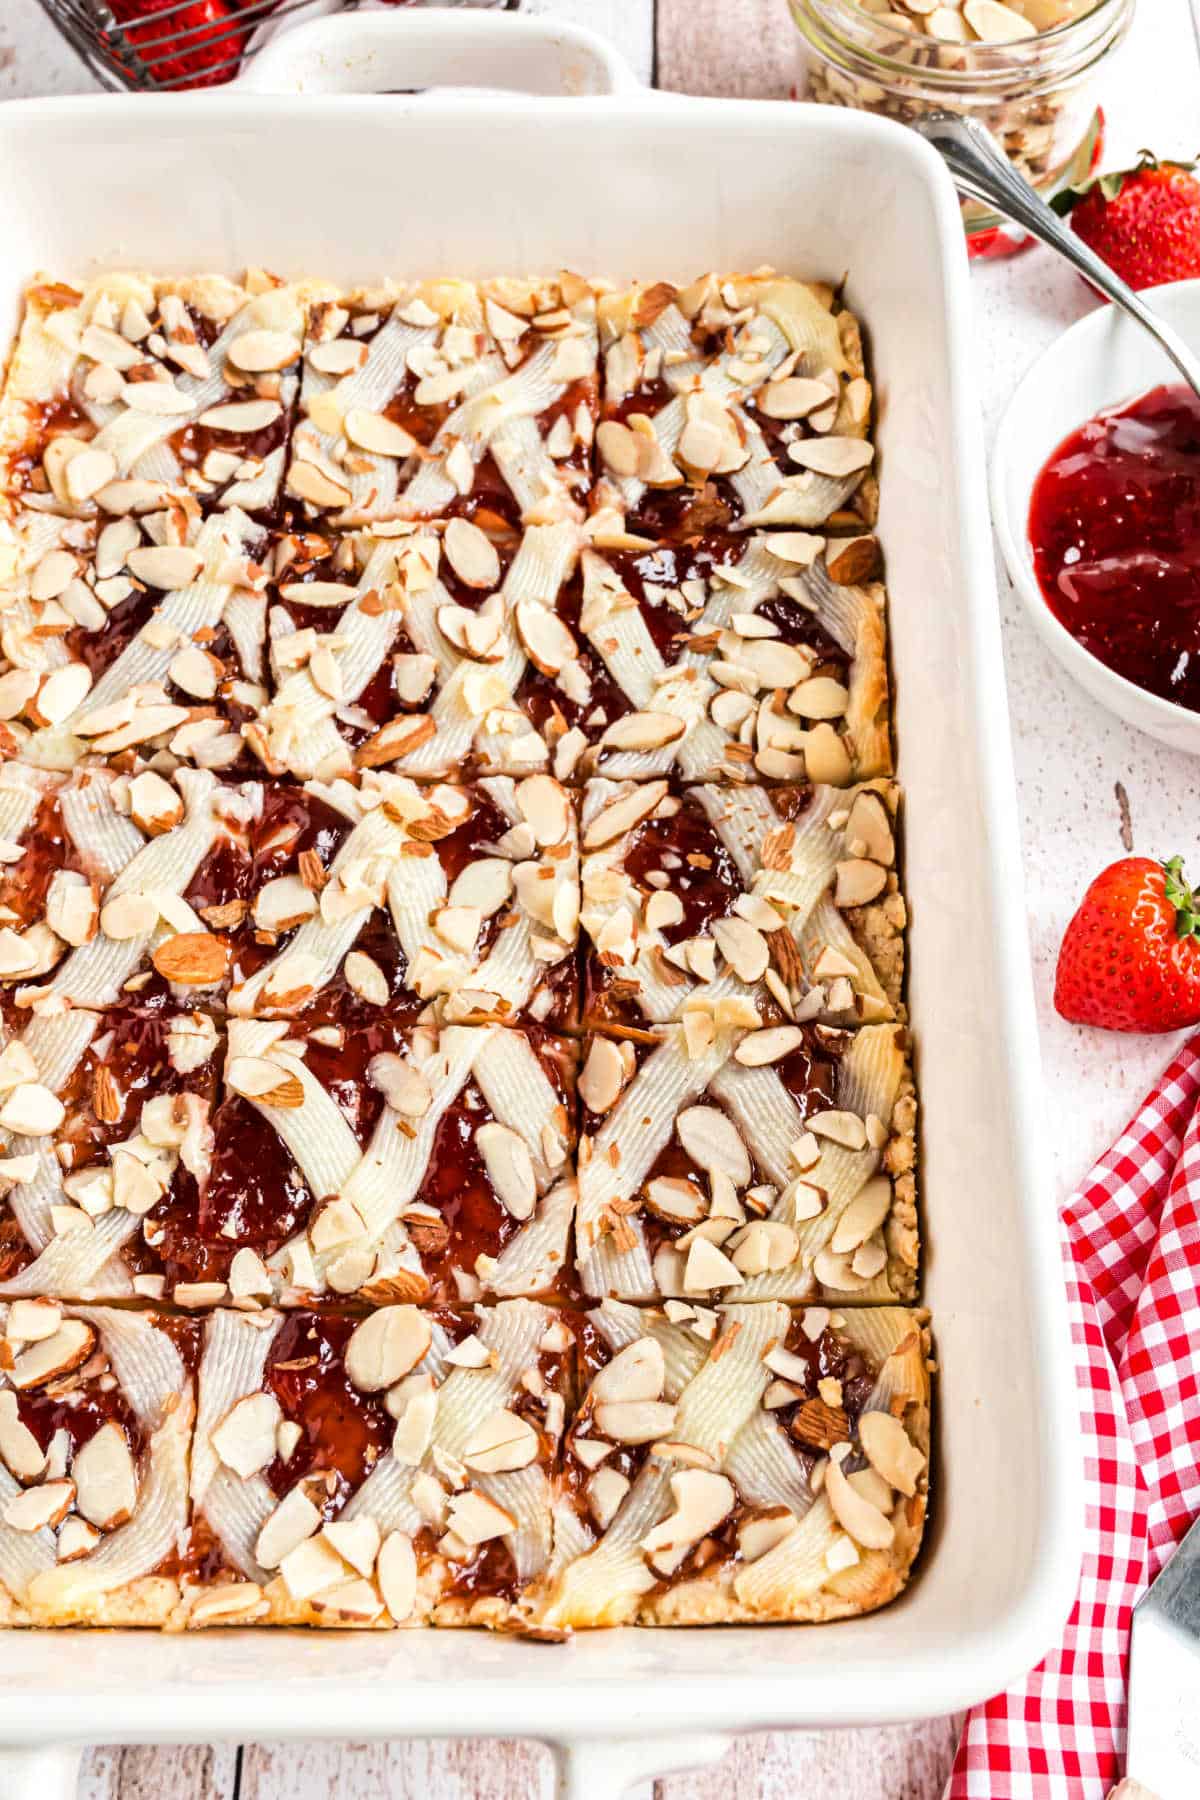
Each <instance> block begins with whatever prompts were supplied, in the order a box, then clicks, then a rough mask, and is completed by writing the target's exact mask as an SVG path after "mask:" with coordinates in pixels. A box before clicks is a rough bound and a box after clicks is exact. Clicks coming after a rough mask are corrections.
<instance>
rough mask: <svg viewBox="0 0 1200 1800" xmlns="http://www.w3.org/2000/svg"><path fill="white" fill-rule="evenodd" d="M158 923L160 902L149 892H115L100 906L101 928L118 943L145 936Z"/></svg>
mask: <svg viewBox="0 0 1200 1800" xmlns="http://www.w3.org/2000/svg"><path fill="white" fill-rule="evenodd" d="M157 924H158V903H157V901H154V900H152V899H151V898H150V896H149V895H148V894H115V895H114V896H113V898H112V899H111V900H106V901H105V903H104V905H103V906H102V907H101V908H100V929H101V931H102V932H103V933H104V935H105V937H110V938H113V939H115V940H116V942H118V943H124V942H126V941H127V940H128V939H129V938H135V937H145V936H148V934H149V933H150V932H152V931H153V930H154V927H155V926H156V925H157Z"/></svg>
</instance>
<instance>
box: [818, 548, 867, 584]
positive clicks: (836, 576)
mask: <svg viewBox="0 0 1200 1800" xmlns="http://www.w3.org/2000/svg"><path fill="white" fill-rule="evenodd" d="M825 573H826V574H827V575H828V577H829V579H830V581H832V582H834V583H835V584H836V585H837V586H838V587H862V586H863V585H864V583H866V582H868V581H873V580H874V579H875V577H876V576H877V575H878V573H879V540H878V539H877V538H874V537H871V536H866V537H856V538H840V539H837V540H836V541H834V542H833V543H831V544H830V545H829V548H828V549H827V550H826V552H825Z"/></svg>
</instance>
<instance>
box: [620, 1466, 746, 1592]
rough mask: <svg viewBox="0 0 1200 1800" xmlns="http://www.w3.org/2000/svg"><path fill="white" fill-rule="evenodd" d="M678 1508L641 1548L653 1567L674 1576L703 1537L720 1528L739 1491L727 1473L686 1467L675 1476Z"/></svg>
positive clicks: (653, 1531)
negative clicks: (722, 1473)
mask: <svg viewBox="0 0 1200 1800" xmlns="http://www.w3.org/2000/svg"><path fill="white" fill-rule="evenodd" d="M671 1493H672V1494H673V1496H674V1499H675V1511H674V1512H673V1513H672V1514H671V1515H670V1517H669V1518H666V1519H663V1520H662V1521H661V1522H660V1523H659V1524H658V1525H655V1526H653V1527H652V1528H651V1529H650V1530H649V1531H648V1532H647V1533H646V1535H645V1537H644V1538H642V1540H641V1544H640V1548H641V1550H642V1551H643V1553H644V1554H645V1556H646V1559H647V1561H648V1562H649V1563H650V1565H651V1567H652V1568H653V1569H655V1570H656V1571H657V1572H658V1573H659V1574H661V1575H671V1574H673V1573H674V1571H675V1570H676V1569H677V1568H678V1567H679V1565H680V1563H681V1562H682V1561H683V1559H684V1557H685V1556H686V1555H687V1553H688V1551H689V1550H690V1549H691V1548H692V1546H693V1545H694V1544H697V1543H699V1541H700V1539H701V1538H702V1537H707V1536H708V1534H709V1533H710V1532H712V1531H715V1530H716V1529H717V1526H718V1525H720V1524H721V1522H722V1520H724V1519H726V1518H728V1516H729V1514H730V1513H731V1512H732V1511H733V1509H734V1506H735V1505H736V1504H737V1490H736V1488H735V1487H734V1485H733V1483H732V1481H730V1479H729V1477H728V1476H727V1475H718V1474H716V1473H714V1472H713V1471H712V1470H709V1469H684V1470H682V1471H681V1472H680V1473H679V1474H678V1475H672V1476H671Z"/></svg>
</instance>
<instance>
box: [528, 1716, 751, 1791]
mask: <svg viewBox="0 0 1200 1800" xmlns="http://www.w3.org/2000/svg"><path fill="white" fill-rule="evenodd" d="M732 1741H733V1740H732V1739H731V1738H728V1737H726V1736H724V1735H723V1734H722V1733H721V1732H718V1731H694V1732H689V1733H688V1735H687V1736H686V1737H685V1736H678V1737H643V1738H622V1737H603V1738H571V1739H569V1740H568V1741H567V1742H565V1743H554V1744H551V1746H550V1748H551V1749H552V1750H553V1752H554V1757H555V1763H556V1765H557V1771H558V1784H557V1787H556V1789H555V1800H620V1796H621V1795H622V1794H625V1793H627V1792H628V1790H629V1789H630V1788H631V1787H632V1786H633V1784H634V1783H635V1782H644V1781H654V1780H657V1778H658V1777H659V1776H660V1775H676V1774H679V1773H680V1772H682V1771H684V1770H690V1769H707V1768H708V1767H709V1766H710V1764H712V1763H715V1762H720V1760H721V1758H722V1757H723V1756H724V1755H725V1752H726V1751H727V1750H728V1749H729V1746H730V1744H731V1743H732Z"/></svg>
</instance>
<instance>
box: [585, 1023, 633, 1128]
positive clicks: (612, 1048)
mask: <svg viewBox="0 0 1200 1800" xmlns="http://www.w3.org/2000/svg"><path fill="white" fill-rule="evenodd" d="M624 1082H625V1063H624V1059H623V1058H622V1056H621V1052H620V1050H619V1049H618V1048H617V1046H616V1044H615V1043H614V1042H613V1041H612V1039H611V1038H604V1037H594V1038H593V1039H592V1041H591V1044H590V1045H589V1046H588V1053H587V1056H586V1057H585V1058H584V1063H583V1067H582V1069H581V1070H580V1072H579V1096H580V1099H581V1100H582V1101H583V1103H584V1105H585V1106H586V1107H587V1108H588V1109H589V1111H591V1112H594V1113H606V1112H608V1110H609V1108H610V1107H612V1106H615V1105H616V1102H617V1099H618V1097H619V1095H620V1092H621V1089H622V1087H623V1086H624Z"/></svg>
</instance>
